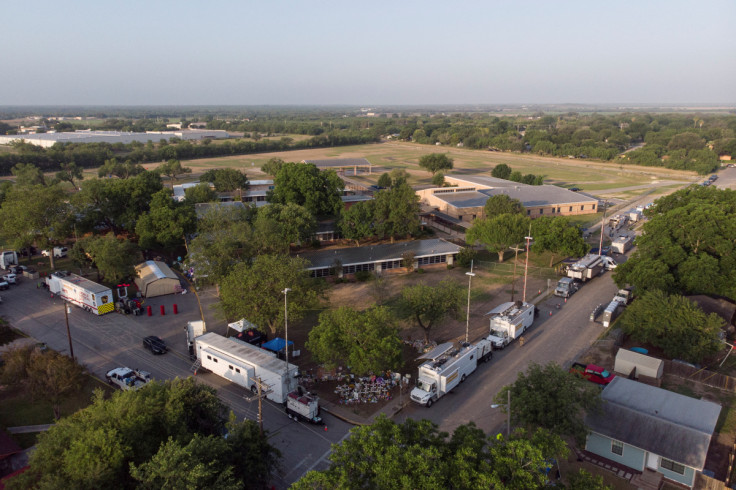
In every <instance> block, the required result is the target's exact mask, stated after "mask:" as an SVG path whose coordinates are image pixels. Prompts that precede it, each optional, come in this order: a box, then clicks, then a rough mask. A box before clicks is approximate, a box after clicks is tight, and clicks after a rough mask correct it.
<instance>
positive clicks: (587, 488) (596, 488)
mask: <svg viewBox="0 0 736 490" xmlns="http://www.w3.org/2000/svg"><path fill="white" fill-rule="evenodd" d="M567 483H568V485H567V489H568V490H613V487H611V486H609V485H606V484H605V482H604V481H603V477H602V476H600V475H591V474H590V473H588V472H587V471H585V470H583V469H580V470H579V471H578V472H577V473H570V474H569V475H567Z"/></svg>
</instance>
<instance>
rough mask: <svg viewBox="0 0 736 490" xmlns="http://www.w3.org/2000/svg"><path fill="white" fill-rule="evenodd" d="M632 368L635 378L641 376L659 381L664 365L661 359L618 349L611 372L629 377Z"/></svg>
mask: <svg viewBox="0 0 736 490" xmlns="http://www.w3.org/2000/svg"><path fill="white" fill-rule="evenodd" d="M634 368H636V376H640V375H641V376H648V377H650V378H656V379H660V378H661V377H662V372H663V369H664V363H663V362H662V360H661V359H657V358H655V357H651V356H646V355H644V354H639V353H638V352H634V351H630V350H626V349H619V350H618V353H617V354H616V364H615V365H614V368H613V370H614V371H615V372H616V373H618V374H622V375H624V376H629V375H630V374H631V371H633V370H634Z"/></svg>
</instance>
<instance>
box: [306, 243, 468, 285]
mask: <svg viewBox="0 0 736 490" xmlns="http://www.w3.org/2000/svg"><path fill="white" fill-rule="evenodd" d="M460 250H462V247H460V246H458V245H455V244H454V243H451V242H448V241H447V240H443V239H441V238H434V239H430V240H414V241H410V242H401V243H387V244H384V245H372V246H366V247H349V248H341V249H332V250H318V251H314V252H306V253H303V254H301V257H303V258H305V259H307V260H308V261H309V262H310V263H311V265H310V266H309V267H307V270H309V271H310V275H311V276H312V277H328V276H332V275H337V277H344V276H346V275H348V274H355V273H356V272H360V271H371V272H376V273H386V272H391V271H398V270H401V271H405V270H406V267H405V266H404V263H403V262H404V257H405V256H407V254H411V255H413V256H414V264H413V265H414V268H420V267H422V268H425V267H432V266H439V267H446V266H447V265H452V264H453V263H454V261H455V257H456V256H457V254H458V253H459V252H460Z"/></svg>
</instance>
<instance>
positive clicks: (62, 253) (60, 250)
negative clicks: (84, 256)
mask: <svg viewBox="0 0 736 490" xmlns="http://www.w3.org/2000/svg"><path fill="white" fill-rule="evenodd" d="M68 251H69V249H68V248H66V247H54V258H55V259H60V258H63V257H66V253H67V252H68ZM41 255H43V256H44V257H48V256H49V251H48V250H41Z"/></svg>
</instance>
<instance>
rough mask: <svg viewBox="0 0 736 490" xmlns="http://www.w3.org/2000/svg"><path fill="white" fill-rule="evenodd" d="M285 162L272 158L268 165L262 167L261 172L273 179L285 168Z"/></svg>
mask: <svg viewBox="0 0 736 490" xmlns="http://www.w3.org/2000/svg"><path fill="white" fill-rule="evenodd" d="M284 163H285V162H284V161H283V160H282V159H280V158H270V159H269V160H268V161H267V162H266V163H264V164H263V165H261V171H262V172H263V173H265V174H267V175H270V176H272V177H276V176H277V175H278V174H279V170H281V167H283V166H284Z"/></svg>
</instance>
